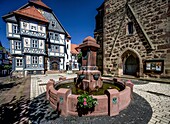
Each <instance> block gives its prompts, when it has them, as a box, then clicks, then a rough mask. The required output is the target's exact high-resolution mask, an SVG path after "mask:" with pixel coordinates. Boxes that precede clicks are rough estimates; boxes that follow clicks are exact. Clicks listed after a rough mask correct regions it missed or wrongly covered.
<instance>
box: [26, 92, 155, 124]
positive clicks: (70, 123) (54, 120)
mask: <svg viewBox="0 0 170 124" xmlns="http://www.w3.org/2000/svg"><path fill="white" fill-rule="evenodd" d="M29 113H30V117H29V120H30V121H31V122H32V123H33V124H39V123H40V124H147V123H148V122H149V120H150V118H151V116H152V108H151V106H150V105H149V103H148V102H147V101H146V100H145V99H144V98H142V97H141V96H139V95H137V94H136V93H133V99H132V101H131V103H130V105H129V106H128V108H127V109H125V110H123V111H121V112H120V113H119V115H117V116H114V117H110V116H96V117H87V116H83V117H75V116H69V117H63V116H59V115H58V114H57V113H56V112H55V111H54V110H52V108H51V107H50V105H49V103H48V101H46V99H45V93H44V94H41V95H40V96H39V97H37V98H36V99H34V100H32V101H31V104H30V107H29Z"/></svg>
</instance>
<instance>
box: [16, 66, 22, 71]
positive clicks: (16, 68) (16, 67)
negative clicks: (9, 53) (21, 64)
mask: <svg viewBox="0 0 170 124" xmlns="http://www.w3.org/2000/svg"><path fill="white" fill-rule="evenodd" d="M15 70H17V71H19V70H23V68H17V67H16V68H15Z"/></svg>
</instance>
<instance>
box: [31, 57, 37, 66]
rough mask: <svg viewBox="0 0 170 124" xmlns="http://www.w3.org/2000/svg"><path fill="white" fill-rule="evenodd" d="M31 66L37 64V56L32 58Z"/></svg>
mask: <svg viewBox="0 0 170 124" xmlns="http://www.w3.org/2000/svg"><path fill="white" fill-rule="evenodd" d="M32 64H38V56H33V57H32Z"/></svg>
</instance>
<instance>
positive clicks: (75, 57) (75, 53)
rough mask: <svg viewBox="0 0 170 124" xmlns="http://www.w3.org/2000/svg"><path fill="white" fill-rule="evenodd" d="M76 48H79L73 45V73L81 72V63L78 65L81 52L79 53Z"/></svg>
mask: <svg viewBox="0 0 170 124" xmlns="http://www.w3.org/2000/svg"><path fill="white" fill-rule="evenodd" d="M76 48H78V45H77V44H71V66H72V70H73V71H77V70H79V63H78V54H79V51H77V49H76Z"/></svg>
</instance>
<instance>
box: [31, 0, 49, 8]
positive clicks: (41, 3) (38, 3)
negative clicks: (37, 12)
mask: <svg viewBox="0 0 170 124" xmlns="http://www.w3.org/2000/svg"><path fill="white" fill-rule="evenodd" d="M29 2H30V3H34V4H36V5H39V6H42V7H45V8H47V9H51V8H50V7H48V6H47V5H46V4H45V3H43V2H42V1H41V0H30V1H29Z"/></svg>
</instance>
